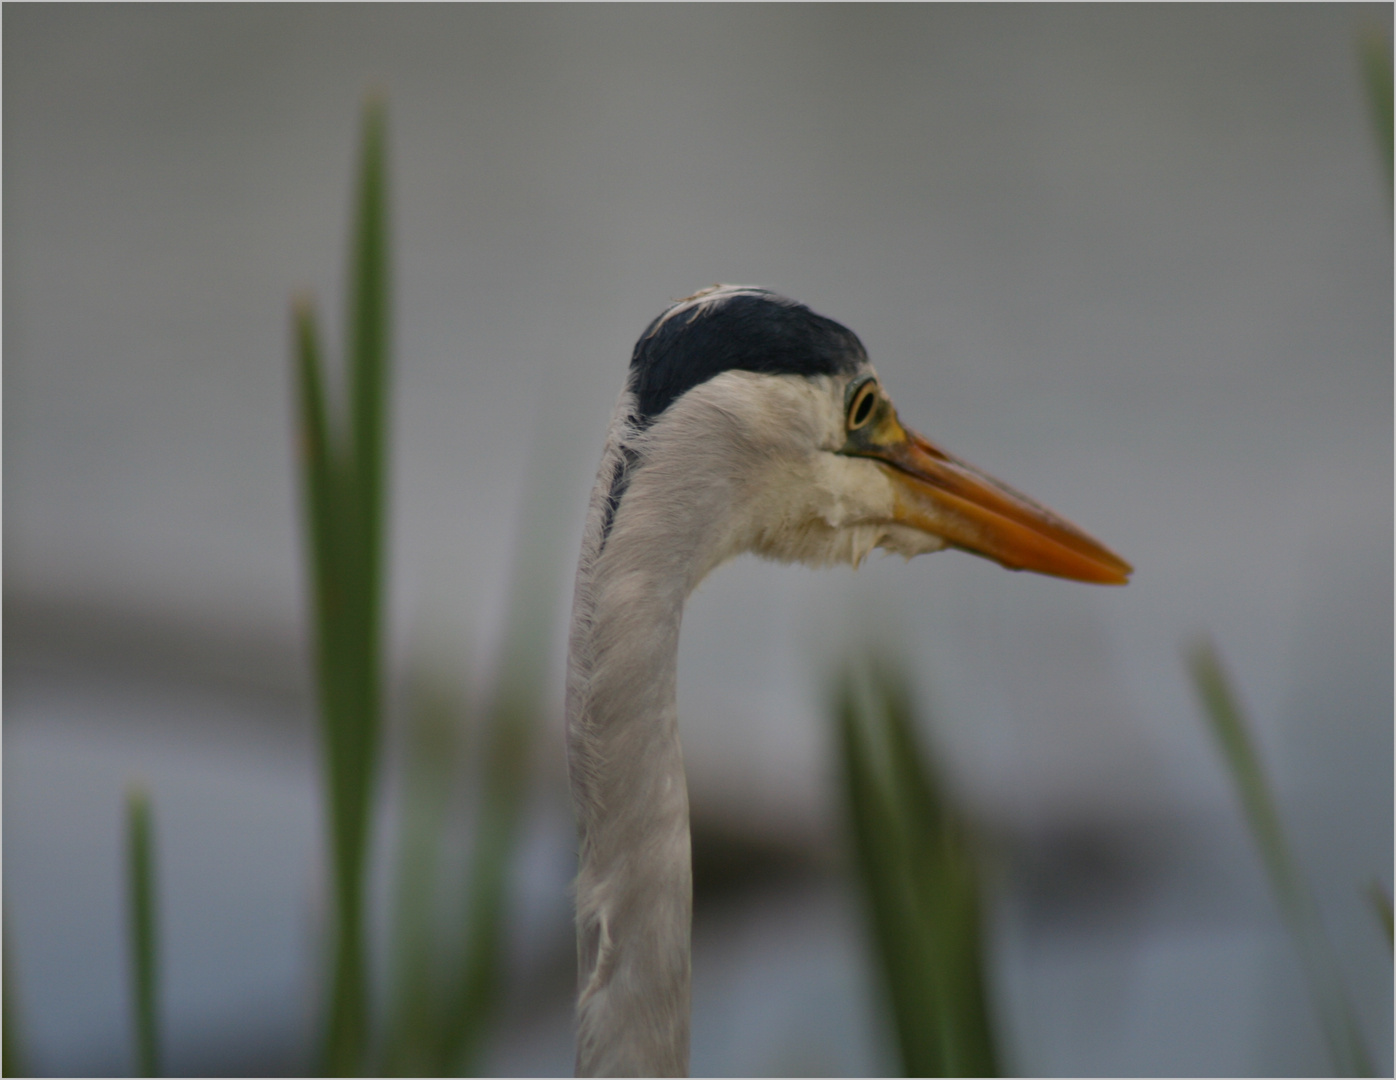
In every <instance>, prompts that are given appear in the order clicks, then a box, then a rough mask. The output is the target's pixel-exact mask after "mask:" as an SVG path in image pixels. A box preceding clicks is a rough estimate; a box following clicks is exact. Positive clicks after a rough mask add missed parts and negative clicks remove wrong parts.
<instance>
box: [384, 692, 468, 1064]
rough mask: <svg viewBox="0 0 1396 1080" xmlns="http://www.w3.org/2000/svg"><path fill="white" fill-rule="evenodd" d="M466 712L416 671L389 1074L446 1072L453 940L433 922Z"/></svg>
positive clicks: (408, 733)
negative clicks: (443, 1039) (443, 1058)
mask: <svg viewBox="0 0 1396 1080" xmlns="http://www.w3.org/2000/svg"><path fill="white" fill-rule="evenodd" d="M462 711H463V710H462V708H461V706H460V704H459V703H458V702H457V701H456V700H454V698H453V696H452V695H451V694H450V693H448V692H447V690H446V689H445V687H444V685H443V684H441V683H439V682H437V681H436V680H434V679H432V678H430V677H428V676H426V675H424V674H420V673H419V674H417V675H415V676H414V677H413V679H412V684H411V689H410V695H409V707H408V714H407V729H406V747H405V761H404V766H403V789H402V790H403V795H402V797H403V813H402V826H401V832H400V834H399V836H400V838H399V842H398V868H397V881H396V890H395V891H396V895H395V900H394V911H393V921H394V934H395V941H394V945H393V952H392V959H393V985H392V996H391V999H390V1007H389V1008H390V1014H389V1021H388V1031H387V1034H386V1036H385V1039H384V1051H383V1072H384V1074H385V1075H388V1076H430V1075H434V1074H435V1073H436V1072H437V1071H439V1064H438V1044H439V1042H440V1036H439V1029H440V1023H441V1015H440V1014H441V1002H440V993H441V981H442V980H441V976H442V975H443V971H442V970H441V968H442V963H441V961H442V959H443V957H442V955H441V954H442V952H443V945H445V944H447V943H446V942H444V941H443V940H442V935H440V934H438V933H437V932H436V930H435V926H434V924H435V921H436V920H435V916H436V914H437V912H436V901H437V896H438V888H437V887H438V885H439V873H440V855H441V851H442V847H443V842H444V833H445V825H446V818H447V810H448V805H449V802H450V793H451V781H452V777H453V775H454V770H455V766H456V764H457V760H458V757H459V747H458V746H457V742H458V738H457V734H456V727H457V723H458V717H459V716H460V715H461V713H462ZM448 962H449V961H448Z"/></svg>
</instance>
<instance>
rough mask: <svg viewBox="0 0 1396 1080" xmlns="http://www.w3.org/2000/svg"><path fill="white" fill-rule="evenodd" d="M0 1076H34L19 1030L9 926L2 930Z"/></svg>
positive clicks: (17, 1000) (0, 934) (6, 922)
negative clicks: (0, 1074)
mask: <svg viewBox="0 0 1396 1080" xmlns="http://www.w3.org/2000/svg"><path fill="white" fill-rule="evenodd" d="M0 938H2V939H3V941H0V1073H3V1074H4V1075H5V1076H31V1075H33V1074H32V1073H31V1072H30V1069H29V1064H28V1059H29V1055H28V1053H27V1052H26V1050H25V1045H24V1037H23V1034H22V1033H21V1031H20V1028H19V1011H20V1010H19V997H18V994H17V993H16V991H15V983H14V979H15V976H14V953H12V952H11V951H10V924H9V919H8V918H6V919H5V924H4V928H3V930H0Z"/></svg>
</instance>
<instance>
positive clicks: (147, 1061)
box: [126, 786, 160, 1076]
mask: <svg viewBox="0 0 1396 1080" xmlns="http://www.w3.org/2000/svg"><path fill="white" fill-rule="evenodd" d="M152 833H153V828H152V826H151V813H150V798H149V796H148V795H147V793H146V791H145V789H144V788H141V787H138V786H132V787H131V788H130V789H129V790H128V791H127V792H126V884H127V902H128V915H129V919H130V922H129V924H128V925H129V927H130V932H131V977H132V990H133V993H132V1000H133V1002H134V1013H135V1024H136V1062H137V1071H138V1073H139V1075H141V1076H158V1075H159V1073H160V1058H159V1045H158V1037H157V1028H156V1003H157V1000H158V991H159V987H158V985H157V971H158V962H159V956H158V951H157V944H156V938H155V919H156V911H155V852H154V840H153V838H152Z"/></svg>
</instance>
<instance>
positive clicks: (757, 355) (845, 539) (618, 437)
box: [566, 286, 1131, 1076]
mask: <svg viewBox="0 0 1396 1080" xmlns="http://www.w3.org/2000/svg"><path fill="white" fill-rule="evenodd" d="M945 547H957V548H961V549H964V550H967V551H971V552H974V553H975V554H978V555H982V556H985V557H987V558H990V559H993V560H995V561H997V562H999V563H1002V564H1003V565H1004V566H1006V567H1009V568H1010V569H1016V570H1035V571H1037V572H1039V573H1044V574H1053V575H1056V576H1058V577H1064V578H1072V579H1075V580H1078V581H1088V582H1096V583H1100V584H1124V583H1125V582H1126V581H1127V579H1128V576H1129V574H1130V573H1131V568H1130V566H1129V564H1128V563H1126V562H1125V561H1124V560H1123V559H1121V558H1120V557H1119V556H1117V555H1115V554H1114V553H1112V552H1111V551H1109V550H1108V549H1107V548H1105V547H1104V546H1103V545H1102V544H1100V543H1099V542H1097V541H1096V540H1094V539H1092V538H1091V537H1089V536H1087V535H1086V534H1085V533H1084V532H1082V531H1081V530H1080V529H1078V528H1076V527H1075V526H1074V525H1072V524H1070V523H1069V522H1067V521H1065V520H1063V519H1062V518H1060V517H1058V516H1056V515H1055V514H1053V513H1052V512H1051V511H1049V510H1047V509H1046V508H1044V507H1042V506H1040V505H1038V504H1037V503H1035V502H1033V501H1032V500H1030V499H1028V498H1027V497H1025V496H1023V495H1020V494H1019V493H1017V492H1016V491H1013V490H1012V489H1010V488H1008V487H1007V486H1005V485H1003V484H1001V483H999V482H998V481H997V480H994V479H993V478H991V477H989V476H987V475H986V474H985V473H983V472H981V471H979V470H977V469H975V468H974V467H972V466H970V465H968V464H966V463H965V462H963V461H961V460H959V459H958V458H955V457H953V456H951V455H950V454H948V453H946V452H945V451H943V450H942V449H940V448H939V447H938V446H936V445H935V444H934V443H932V442H930V441H928V440H927V439H924V438H922V437H921V436H920V435H917V434H915V433H914V432H912V431H909V430H908V429H906V428H904V427H903V426H902V425H901V423H900V421H899V420H898V417H897V412H896V409H894V408H893V406H892V402H891V400H890V399H889V398H888V397H887V394H886V393H885V391H884V390H883V387H882V384H881V382H880V381H879V379H878V377H877V373H876V372H875V371H874V370H873V368H872V365H871V364H869V362H868V358H867V354H866V352H865V351H864V349H863V345H862V343H861V342H860V341H859V340H858V338H857V337H856V336H855V335H854V334H853V333H852V332H851V331H849V330H848V329H846V328H845V327H843V326H841V325H839V324H838V323H836V322H834V321H833V320H831V319H827V318H825V317H823V316H821V315H817V314H815V313H814V312H813V311H811V310H810V309H809V308H807V307H805V306H804V305H802V304H798V303H796V302H794V301H792V300H789V299H787V298H785V297H782V296H779V295H777V294H775V293H771V292H768V291H766V290H764V289H757V288H749V287H744V286H714V287H712V288H710V289H705V290H704V291H702V292H700V293H697V294H695V295H694V296H691V297H689V298H688V299H686V300H681V301H679V302H678V303H676V304H674V305H673V306H672V307H670V308H669V309H668V310H667V311H665V312H664V313H663V314H662V315H660V316H659V317H658V318H657V319H655V320H654V322H653V323H651V324H650V326H649V327H648V328H647V329H646V330H645V332H644V334H643V335H642V336H641V338H640V340H639V342H638V343H637V344H636V346H635V351H634V354H633V355H632V358H631V361H630V371H629V376H628V378H627V380H626V384H625V388H624V390H623V391H622V393H621V396H620V400H619V402H618V403H617V405H616V408H615V411H614V413H613V414H612V417H611V425H610V431H609V434H608V436H607V439H606V444H605V449H604V451H603V453H602V458H601V466H600V471H599V474H598V477H597V481H596V487H595V489H594V490H593V492H592V496H591V503H590V507H589V510H588V515H587V520H586V526H585V530H584V535H583V541H582V554H581V562H580V565H579V566H578V569H577V579H576V592H575V596H574V600H573V609H572V626H571V635H570V639H569V647H568V670H567V690H566V696H567V702H566V713H567V748H568V771H569V775H570V780H571V785H572V790H573V799H574V803H575V808H576V812H577V817H578V833H579V844H580V847H579V865H578V874H577V880H576V904H577V940H578V949H577V951H578V965H579V992H578V1000H577V1059H576V1065H577V1074H578V1075H579V1076H681V1075H685V1074H686V1073H687V1070H688V1043H689V927H690V915H691V907H692V878H691V860H690V852H689V824H688V789H687V784H686V781H685V777H684V767H683V757H682V751H681V749H680V745H679V731H678V715H677V707H676V704H675V693H676V682H677V680H676V668H677V657H678V643H679V624H680V621H681V619H682V616H683V607H684V602H685V600H686V599H687V597H688V595H689V594H690V593H691V592H692V590H693V589H694V587H695V586H696V585H697V584H698V583H699V581H701V580H702V579H703V577H704V576H705V575H706V574H707V573H708V572H709V571H711V570H712V569H713V568H714V567H716V566H718V565H719V564H720V563H722V562H724V561H726V560H727V559H730V558H732V557H733V556H735V555H738V554H741V553H743V552H754V553H755V554H757V555H761V556H765V557H767V558H770V559H776V560H780V561H784V562H801V563H806V564H810V565H814V566H827V565H831V564H835V563H851V564H853V565H854V566H856V565H858V563H859V562H861V561H862V559H863V558H864V557H865V556H866V555H868V554H869V553H870V552H871V551H872V550H873V549H874V548H882V549H885V550H888V551H893V552H898V553H900V554H902V555H904V556H907V557H908V558H909V557H911V556H913V555H920V554H923V553H925V552H930V551H937V550H940V549H942V548H945Z"/></svg>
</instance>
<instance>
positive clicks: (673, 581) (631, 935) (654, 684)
mask: <svg viewBox="0 0 1396 1080" xmlns="http://www.w3.org/2000/svg"><path fill="white" fill-rule="evenodd" d="M628 398H629V395H628V394H627V395H626V397H625V398H623V399H622V401H621V404H620V406H619V407H618V411H617V413H618V415H617V423H615V424H613V425H612V432H613V437H612V439H611V440H610V443H609V444H608V446H607V449H606V453H605V454H604V456H603V459H602V463H601V470H600V475H599V477H598V481H597V486H596V490H595V492H594V493H593V495H592V504H591V511H590V513H589V515H588V523H587V532H586V538H585V540H584V543H583V553H582V561H581V565H580V567H579V568H578V572H577V587H576V596H575V599H574V605H573V618H572V635H571V641H570V648H569V659H568V679H567V746H568V769H569V772H570V774H571V781H572V789H573V795H574V801H575V803H576V809H577V815H578V828H579V833H580V856H579V868H578V876H577V883H576V890H577V935H578V965H579V982H580V994H579V998H578V1005H577V1025H578V1032H577V1073H578V1075H579V1076H587V1075H591V1076H595V1075H631V1076H679V1075H686V1073H687V1069H688V1042H689V1037H688V1033H689V932H690V923H691V912H692V893H693V887H692V871H691V857H690V850H689V832H688V788H687V782H686V780H685V777H684V768H683V753H682V749H681V747H680V743H679V732H678V712H677V706H676V690H677V679H676V675H677V662H678V645H679V625H680V622H681V620H682V615H683V605H684V601H685V600H686V598H687V596H688V594H689V592H690V591H691V589H692V587H693V585H695V584H696V575H698V574H700V573H701V570H702V568H704V567H705V566H706V564H707V563H708V562H709V560H708V559H707V558H706V557H705V550H706V548H707V547H708V546H710V538H711V537H712V535H713V534H714V528H713V525H714V521H715V517H714V514H713V510H714V508H715V507H716V506H718V505H720V503H721V501H722V499H723V492H721V491H716V492H710V493H707V497H704V494H703V493H701V492H698V493H695V491H694V489H693V486H692V485H693V477H692V476H690V477H689V478H688V483H687V485H686V486H685V487H682V488H679V489H674V488H673V487H672V486H671V485H670V478H666V477H665V476H664V475H662V474H664V473H665V472H666V471H667V470H666V469H665V468H664V467H663V463H662V461H659V460H656V459H655V458H654V457H652V456H649V455H645V456H643V457H642V458H641V457H637V455H636V453H635V452H634V449H633V447H634V445H635V440H636V438H637V437H639V438H643V437H642V436H638V433H636V432H634V431H633V429H630V428H629V427H628V425H626V424H625V422H624V417H625V415H626V410H627V408H628V404H629V403H628V400H627V399H628ZM626 446H630V447H632V449H631V450H630V451H629V452H627V450H626V449H625V447H626ZM627 468H629V469H631V473H630V475H629V476H627V477H624V478H620V479H619V483H618V478H619V477H620V472H619V470H623V469H627ZM666 488H667V490H669V491H671V492H672V491H674V490H683V491H684V492H685V496H686V497H685V498H683V499H681V500H678V502H680V503H681V504H682V506H681V507H676V506H675V505H673V503H674V501H675V500H673V499H669V500H667V501H666V499H665V498H664V492H665V490H666ZM617 491H623V492H624V497H623V498H621V499H620V501H619V503H618V504H617V503H616V502H615V501H614V499H613V493H615V492H617ZM695 494H697V495H698V497H694V496H695ZM719 516H720V515H719Z"/></svg>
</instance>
